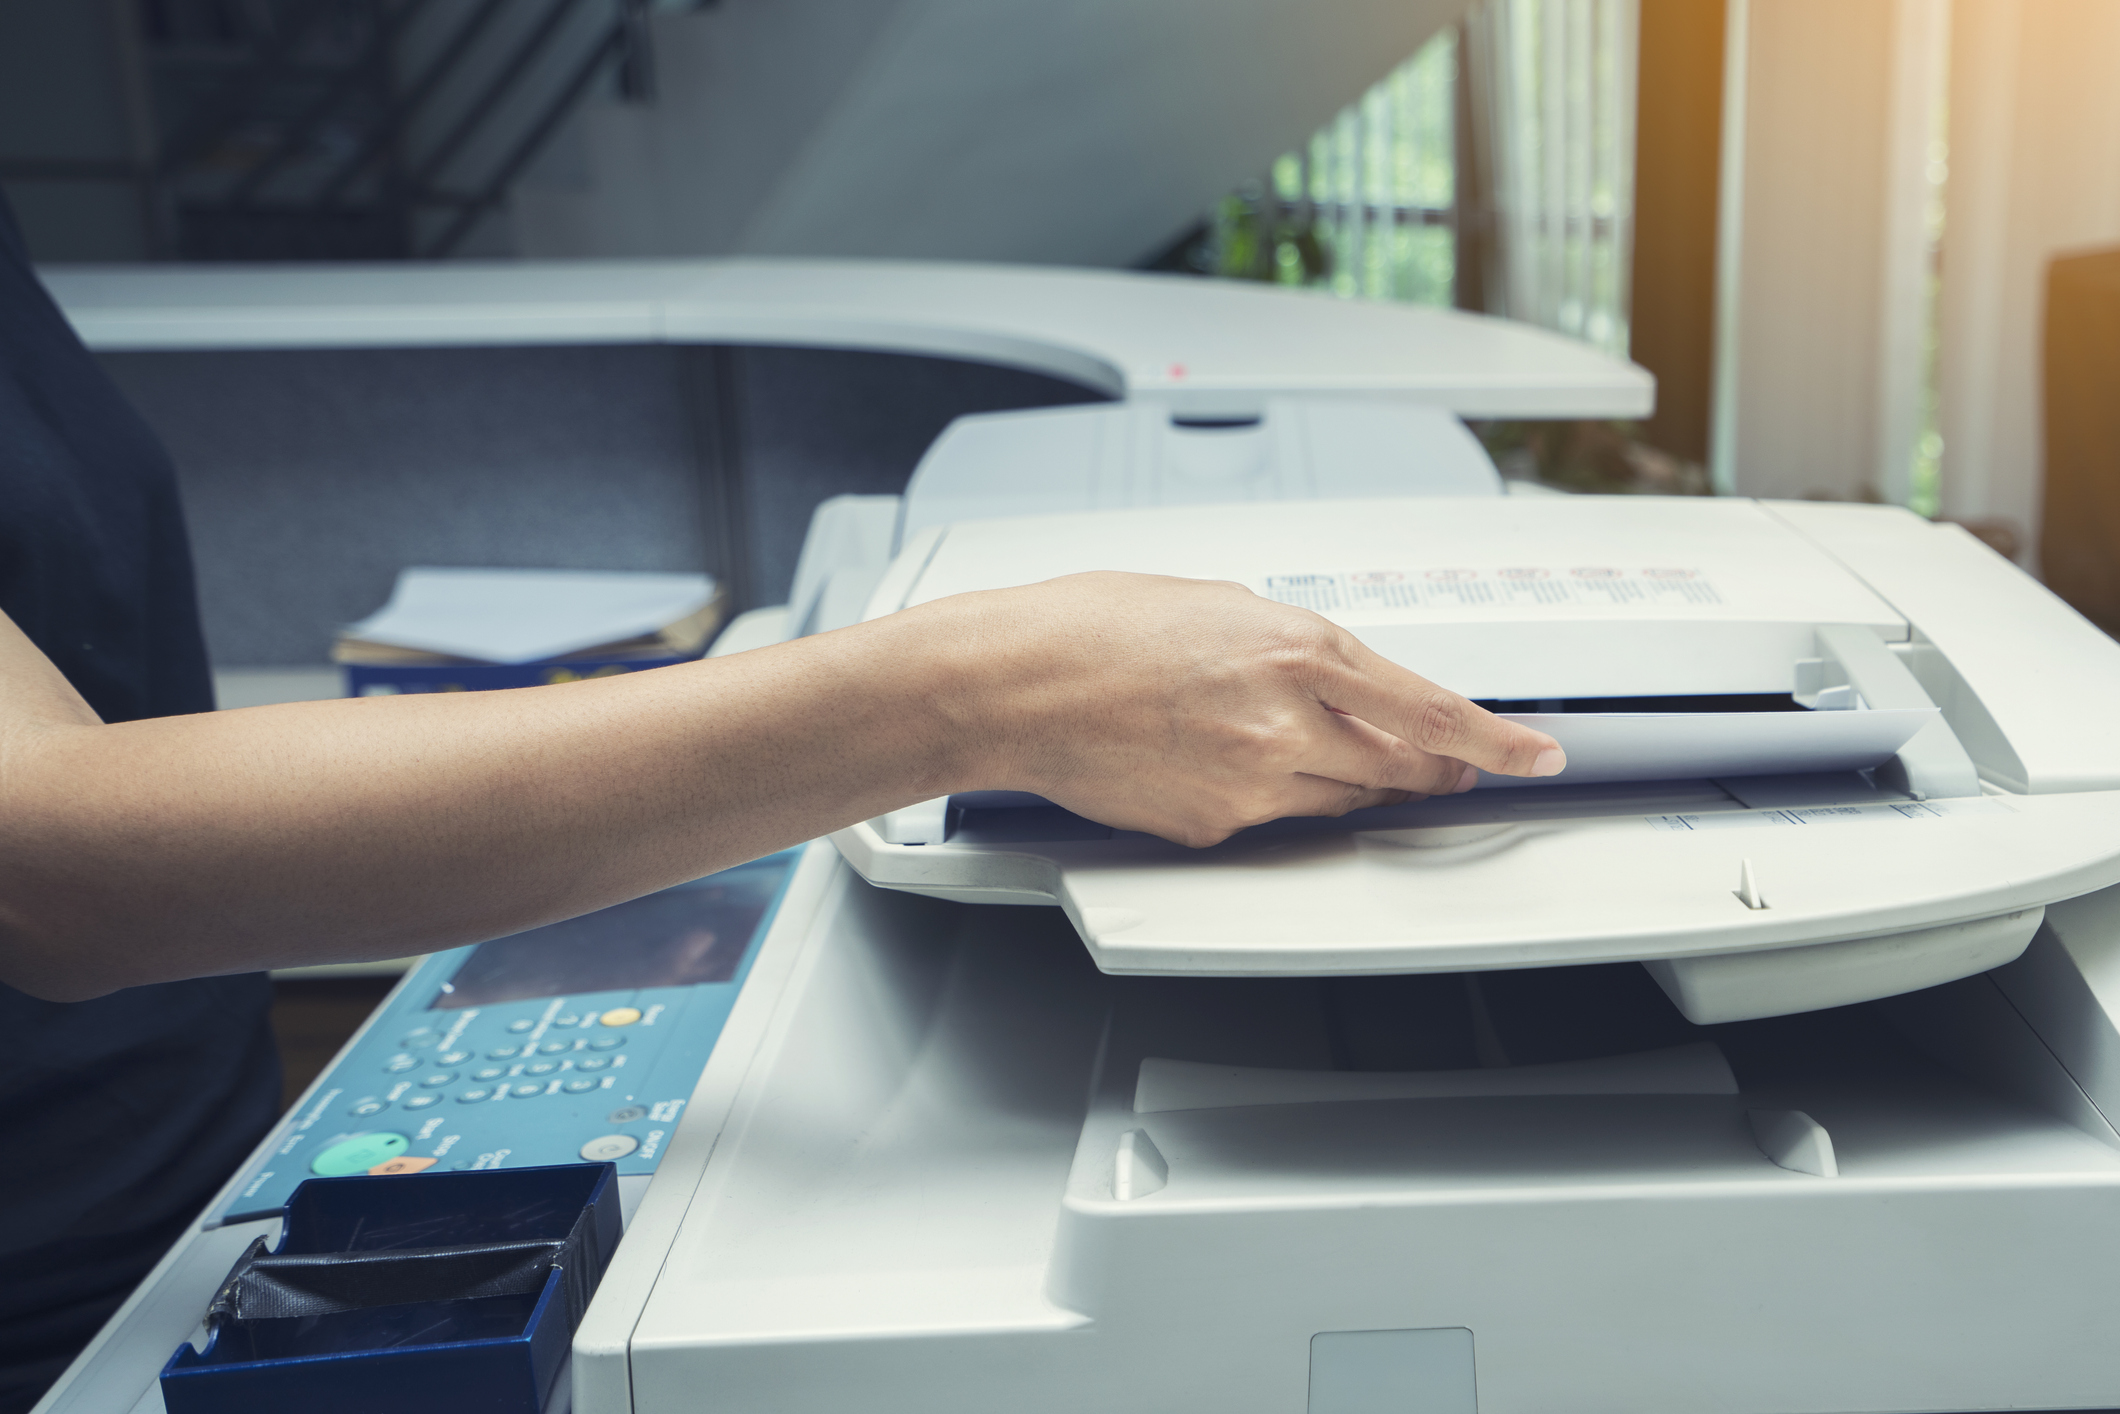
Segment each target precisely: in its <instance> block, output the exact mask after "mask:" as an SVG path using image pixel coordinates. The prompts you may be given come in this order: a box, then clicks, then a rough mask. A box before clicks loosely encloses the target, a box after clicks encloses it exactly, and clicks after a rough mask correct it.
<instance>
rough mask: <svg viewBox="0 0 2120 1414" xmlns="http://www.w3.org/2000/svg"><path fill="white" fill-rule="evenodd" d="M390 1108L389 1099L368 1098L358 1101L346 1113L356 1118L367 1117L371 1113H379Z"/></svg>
mask: <svg viewBox="0 0 2120 1414" xmlns="http://www.w3.org/2000/svg"><path fill="white" fill-rule="evenodd" d="M389 1108H390V1102H389V1101H388V1100H376V1099H367V1100H361V1101H359V1102H357V1103H356V1104H355V1105H354V1107H353V1108H352V1109H350V1110H348V1111H346V1113H348V1114H350V1115H352V1116H353V1117H354V1118H355V1119H366V1118H368V1116H370V1115H379V1114H381V1113H382V1112H383V1111H384V1110H387V1109H389Z"/></svg>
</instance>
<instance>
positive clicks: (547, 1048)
mask: <svg viewBox="0 0 2120 1414" xmlns="http://www.w3.org/2000/svg"><path fill="white" fill-rule="evenodd" d="M538 1049H539V1050H541V1051H543V1052H544V1053H545V1054H546V1055H548V1056H556V1055H559V1054H560V1053H561V1052H563V1051H571V1050H573V1049H574V1043H573V1042H572V1041H547V1042H545V1044H544V1045H542V1046H539V1047H538Z"/></svg>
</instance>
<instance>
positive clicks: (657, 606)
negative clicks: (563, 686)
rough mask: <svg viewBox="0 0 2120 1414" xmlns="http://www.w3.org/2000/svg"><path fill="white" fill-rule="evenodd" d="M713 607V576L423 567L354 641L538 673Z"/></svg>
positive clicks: (407, 576)
mask: <svg viewBox="0 0 2120 1414" xmlns="http://www.w3.org/2000/svg"><path fill="white" fill-rule="evenodd" d="M713 597H714V581H713V579H712V578H711V577H709V576H707V575H703V574H653V573H648V572H646V571H638V570H490V569H438V568H433V567H428V566H419V567H414V568H410V569H404V570H400V571H399V572H398V578H397V585H396V587H395V588H393V589H392V590H391V591H390V602H389V603H387V604H385V605H383V607H382V608H381V609H379V610H377V611H376V612H375V613H373V614H370V615H369V616H368V617H367V618H365V619H362V620H361V621H360V622H359V623H357V624H349V625H347V626H346V633H347V634H348V635H349V636H351V637H353V638H362V639H367V640H368V641H369V642H372V643H388V644H391V645H394V646H395V647H399V648H417V649H420V650H422V651H424V652H428V653H446V654H448V655H449V656H450V657H452V658H472V659H476V660H477V661H479V662H484V663H535V662H538V661H540V660H541V659H545V658H554V657H558V656H559V655H560V654H562V653H578V652H580V651H581V650H582V649H584V648H594V647H596V646H597V645H598V644H603V643H616V642H618V641H619V640H621V639H626V638H633V637H636V636H638V635H640V634H644V633H653V632H655V631H656V630H658V629H661V628H664V627H666V626H667V625H670V624H673V623H676V622H677V621H678V620H679V619H681V618H684V617H685V616H686V615H688V614H692V613H695V612H697V611H698V610H699V609H701V608H703V607H705V605H706V604H707V601H708V600H710V599H712V598H713Z"/></svg>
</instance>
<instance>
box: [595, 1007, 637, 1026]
mask: <svg viewBox="0 0 2120 1414" xmlns="http://www.w3.org/2000/svg"><path fill="white" fill-rule="evenodd" d="M596 1019H597V1020H598V1021H601V1022H602V1023H603V1024H604V1025H606V1026H631V1025H632V1024H633V1023H634V1022H636V1021H638V1020H640V1008H639V1007H637V1006H615V1007H613V1008H611V1010H609V1011H607V1012H605V1013H604V1014H603V1015H602V1016H599V1017H598V1018H596Z"/></svg>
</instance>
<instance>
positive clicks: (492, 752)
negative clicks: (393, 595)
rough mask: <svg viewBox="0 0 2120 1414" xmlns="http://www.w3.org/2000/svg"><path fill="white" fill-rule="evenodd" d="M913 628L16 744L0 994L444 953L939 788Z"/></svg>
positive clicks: (50, 727) (946, 668) (60, 732)
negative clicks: (594, 677) (659, 664)
mask: <svg viewBox="0 0 2120 1414" xmlns="http://www.w3.org/2000/svg"><path fill="white" fill-rule="evenodd" d="M945 616H946V615H944V614H936V615H929V616H926V617H930V618H941V617H945ZM937 629H938V625H936V624H933V623H926V624H924V623H922V622H920V621H919V616H905V617H904V618H902V619H898V620H887V621H884V622H881V623H878V624H874V625H866V626H863V627H862V628H859V629H855V630H850V631H847V632H845V633H842V634H834V635H826V636H824V637H822V638H817V639H809V640H804V641H802V642H800V643H795V644H788V645H783V646H781V647H779V648H775V649H769V650H763V651H760V652H757V653H750V654H743V655H739V656H737V657H734V658H729V659H722V660H716V661H710V662H704V663H698V664H687V665H684V666H682V667H677V668H670V669H663V670H660V671H657V672H651V673H640V674H634V675H630V676H627V677H620V678H611V679H603V680H598V681H593V682H586V683H579V684H570V685H568V686H566V687H563V688H536V689H528V690H523V691H517V692H496V693H476V694H470V693H467V694H448V695H437V696H428V697H403V698H384V699H364V700H348V701H339V702H320V703H303V704H298V705H290V706H285V707H269V708H255V709H250V710H246V711H241V712H227V713H219V714H214V715H208V716H196V717H182V718H165V719H158V720H153V721H145V722H134V723H127V724H124V725H120V726H100V725H93V724H82V723H78V722H60V723H47V724H40V725H38V726H37V727H35V729H33V730H27V731H18V732H16V733H14V734H12V735H11V736H10V738H9V743H8V747H7V749H6V752H5V756H4V763H5V770H6V777H5V779H6V787H5V794H6V798H7V801H8V806H9V808H8V810H7V812H6V816H7V818H6V819H4V820H0V930H4V932H0V956H4V957H5V960H6V963H7V974H8V975H7V980H9V981H12V982H14V983H15V984H16V985H18V986H23V987H25V988H27V989H29V990H31V991H35V992H38V993H41V994H44V995H48V996H54V997H71V996H86V995H94V994H96V993H99V992H102V991H106V990H109V989H111V988H113V987H117V986H125V985H135V984H138V983H141V982H149V981H158V980H164V979H167V978H174V977H183V976H192V975H198V974H202V973H212V972H228V971H236V970H245V969H250V968H256V967H267V966H274V965H280V964H285V963H292V962H300V961H315V960H322V959H349V958H362V957H386V956H394V955H398V954H402V953H405V952H414V951H422V950H426V949H430V948H435V947H442V946H449V945H453V944H457V943H462V942H467V941H472V940H475V939H478V938H484V937H491V936H495V935H497V934H501V933H507V932H512V931H515V930H517V929H521V928H527V927H532V926H535V925H537V924H540V923H544V922H549V921H552V920H554V919H558V918H563V917H568V916H572V915H574V914H578V913H581V912H584V911H586V910H589V909H592V908H597V907H601V906H604V905H606V904H610V903H614V902H617V901H619V900H621V899H625V898H630V897H634V896H636V895H638V894H641V893H645V892H648V891H650V890H653V889H656V888H660V887H663V886H666V885H669V884H673V883H676V882H679V881H681V880H684V879H688V878H692V877H696V876H697V875H699V874H702V873H706V872H708V871H710V870H713V869H716V868H720V867H724V866H727V865H731V864H735V863H738V862H741V861H742V860H744V859H747V858H752V857H755V856H757V855H758V854H761V853H764V852H767V851H770V850H772V849H776V848H780V847H783V846H786V845H790V844H794V843H796V842H799V841H801V840H805V839H809V838H812V837H814V836H816V835H818V834H821V833H824V832H826V831H828V830H831V829H834V828H837V827H839V826H841V825H845V824H847V823H850V822H851V821H854V820H858V819H864V818H867V817H869V816H872V815H875V814H878V813H880V812H882V811H884V810H889V809H892V808H895V807H897V806H900V805H904V804H907V803H910V802H912V801H915V800H920V799H925V798H927V797H929V796H932V795H935V794H939V793H941V792H943V791H946V790H949V789H952V788H958V787H960V786H961V785H962V784H963V782H962V781H961V780H959V779H957V777H958V776H960V775H962V774H963V773H964V772H965V771H966V770H967V769H968V763H967V761H966V753H965V752H964V751H963V750H962V749H961V745H962V744H961V742H959V741H956V740H953V739H952V736H953V734H952V733H951V732H950V731H949V729H948V727H947V723H946V719H945V717H944V715H943V714H940V713H938V712H937V711H936V710H934V706H933V699H935V698H937V697H945V698H946V697H948V696H950V695H951V694H952V692H953V684H952V682H951V674H952V671H953V668H952V660H951V657H950V654H949V635H948V634H947V633H946V632H938V631H937Z"/></svg>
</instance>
